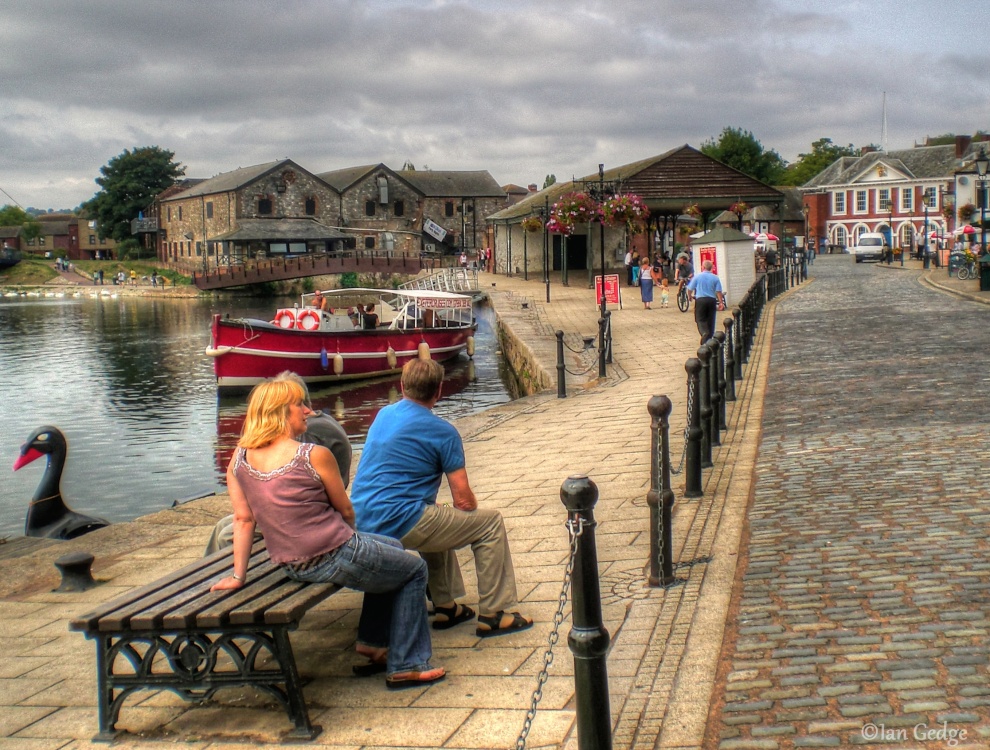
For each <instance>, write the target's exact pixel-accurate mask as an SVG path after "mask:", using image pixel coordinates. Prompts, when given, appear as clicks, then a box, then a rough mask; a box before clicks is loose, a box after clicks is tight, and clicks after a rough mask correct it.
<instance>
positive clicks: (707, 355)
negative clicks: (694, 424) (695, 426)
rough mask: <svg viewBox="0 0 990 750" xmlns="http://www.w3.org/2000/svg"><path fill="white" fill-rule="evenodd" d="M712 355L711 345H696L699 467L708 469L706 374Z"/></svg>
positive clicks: (709, 425)
mask: <svg viewBox="0 0 990 750" xmlns="http://www.w3.org/2000/svg"><path fill="white" fill-rule="evenodd" d="M711 356H712V350H711V347H709V346H708V344H703V345H702V346H700V347H698V359H699V360H700V361H701V377H700V378H699V379H698V385H699V386H700V390H699V395H700V396H701V398H700V401H701V468H702V469H708V468H710V467H711V466H713V464H712V394H711V390H710V388H711V382H712V381H711V375H709V374H708V367H709V360H710V359H711Z"/></svg>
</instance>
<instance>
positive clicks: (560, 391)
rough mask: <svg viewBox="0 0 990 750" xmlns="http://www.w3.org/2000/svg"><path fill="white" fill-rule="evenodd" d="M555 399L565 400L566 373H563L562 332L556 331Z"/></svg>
mask: <svg viewBox="0 0 990 750" xmlns="http://www.w3.org/2000/svg"><path fill="white" fill-rule="evenodd" d="M555 335H556V336H557V398H567V382H566V381H565V379H564V378H565V377H566V373H565V372H564V332H563V331H557V333H556V334H555Z"/></svg>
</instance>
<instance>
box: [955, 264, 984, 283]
mask: <svg viewBox="0 0 990 750" xmlns="http://www.w3.org/2000/svg"><path fill="white" fill-rule="evenodd" d="M956 278H957V279H959V280H960V281H967V280H969V279H978V278H980V269H979V268H977V267H976V261H975V260H968V261H966V262H965V263H964V264H963V265H961V266H959V270H958V271H956Z"/></svg>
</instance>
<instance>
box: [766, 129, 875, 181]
mask: <svg viewBox="0 0 990 750" xmlns="http://www.w3.org/2000/svg"><path fill="white" fill-rule="evenodd" d="M858 154H859V151H858V150H857V149H856V147H855V146H853V145H852V144H851V143H850V144H849V145H848V146H837V145H835V144H834V143H832V139H831V138H819V139H818V140H817V141H815V142H814V143H812V144H811V153H810V154H798V160H797V161H796V162H794V163H793V164H791V165H790V166H788V167H787V171H786V172H785V173H784V177H783V179H782V180H781V182H780V184H781V185H804V184H805V183H806V182H807V181H808V180H810V179H811V178H813V177H814V176H815V175H817V174H818V173H820V172H822V171H823V170H824V169H826V168H827V167H828V166H829V165H830V164H832V163H833V162H834V161H835V160H836V159H838V158H840V157H842V156H857V155H858Z"/></svg>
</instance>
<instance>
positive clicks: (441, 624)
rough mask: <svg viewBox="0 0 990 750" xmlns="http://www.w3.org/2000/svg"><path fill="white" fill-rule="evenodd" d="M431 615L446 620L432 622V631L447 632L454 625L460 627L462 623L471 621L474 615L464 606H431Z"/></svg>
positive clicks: (472, 611)
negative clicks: (440, 616) (442, 617)
mask: <svg viewBox="0 0 990 750" xmlns="http://www.w3.org/2000/svg"><path fill="white" fill-rule="evenodd" d="M433 613H434V614H436V615H443V616H444V617H446V618H447V619H446V620H434V621H433V629H434V630H447V629H448V628H452V627H454V626H455V625H460V624H461V623H462V622H467V621H468V620H473V619H474V616H475V614H476V613H475V611H474V610H473V609H471V608H470V607H468V606H467V605H466V604H455V605H454V606H453V607H438V606H436V605H433Z"/></svg>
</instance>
